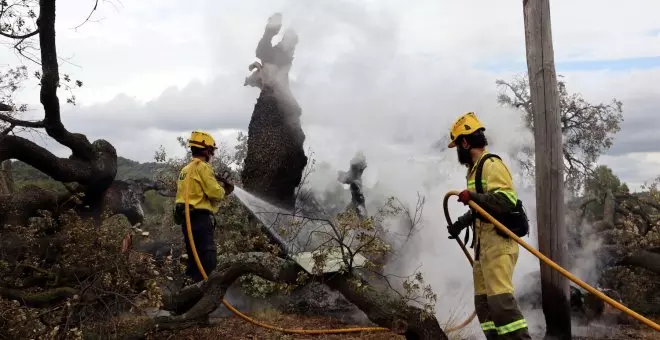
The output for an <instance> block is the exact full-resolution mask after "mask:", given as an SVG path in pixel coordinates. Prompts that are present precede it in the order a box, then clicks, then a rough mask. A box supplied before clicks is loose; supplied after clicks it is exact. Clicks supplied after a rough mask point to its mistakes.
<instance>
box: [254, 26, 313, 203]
mask: <svg viewBox="0 0 660 340" xmlns="http://www.w3.org/2000/svg"><path fill="white" fill-rule="evenodd" d="M271 19H272V17H271ZM269 22H270V21H269ZM277 32H279V28H276V29H275V31H271V28H268V27H267V29H266V31H265V33H264V37H263V38H262V40H261V41H260V43H259V47H258V49H257V57H261V58H262V62H263V63H264V65H263V68H261V70H260V71H259V72H260V73H261V76H260V77H261V78H262V82H261V84H260V88H261V93H260V95H259V98H258V99H257V103H256V105H255V106H254V111H253V113H252V118H251V119H250V125H249V127H248V142H247V154H246V157H245V163H244V164H245V165H244V167H243V171H242V173H241V180H242V182H243V185H244V189H245V190H247V191H249V192H250V193H252V194H254V195H257V196H259V197H260V198H262V199H265V200H267V201H268V202H270V203H271V204H274V205H276V206H279V207H282V208H285V209H289V210H293V208H294V206H295V201H296V197H295V190H296V187H298V186H299V185H300V182H301V180H302V174H303V171H304V169H305V166H306V165H307V156H306V155H305V150H304V149H303V144H304V141H305V134H304V132H303V131H302V128H301V126H300V115H301V111H302V110H301V108H300V106H299V105H298V103H297V102H296V100H295V98H294V97H293V94H292V92H291V89H290V88H289V82H288V72H289V68H290V66H291V63H292V61H293V48H294V47H295V45H294V46H291V47H290V49H286V50H285V49H283V47H282V46H279V45H277V46H273V45H272V42H271V41H270V40H271V39H272V37H273V36H274V35H275V34H277ZM266 56H270V57H266Z"/></svg>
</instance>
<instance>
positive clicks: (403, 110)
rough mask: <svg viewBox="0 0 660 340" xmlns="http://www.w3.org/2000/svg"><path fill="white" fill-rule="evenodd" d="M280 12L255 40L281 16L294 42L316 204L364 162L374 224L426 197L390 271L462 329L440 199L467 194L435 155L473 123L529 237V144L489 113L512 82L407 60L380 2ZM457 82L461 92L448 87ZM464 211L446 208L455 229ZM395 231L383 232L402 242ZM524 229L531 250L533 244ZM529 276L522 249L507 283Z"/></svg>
mask: <svg viewBox="0 0 660 340" xmlns="http://www.w3.org/2000/svg"><path fill="white" fill-rule="evenodd" d="M288 5H289V6H290V7H288V6H275V5H273V6H270V5H260V6H265V7H267V8H268V9H267V10H266V9H264V8H260V9H259V12H260V13H263V14H264V15H263V18H264V19H263V20H260V21H258V23H255V25H257V27H256V28H255V29H254V31H255V32H257V31H260V30H261V29H262V27H263V24H262V23H261V22H265V19H266V18H267V17H268V16H269V15H270V14H272V12H276V11H280V12H282V13H283V15H284V22H285V26H286V22H287V21H288V22H290V23H291V24H290V25H291V27H294V28H295V29H296V31H297V32H298V33H299V35H300V42H299V45H298V47H297V52H296V55H295V59H294V63H293V69H292V77H291V86H292V89H293V92H294V95H295V97H296V99H297V100H298V102H299V104H300V106H301V107H302V109H303V112H302V117H301V120H302V125H303V129H304V131H305V134H306V136H307V139H306V147H310V148H311V149H312V150H313V151H314V155H313V157H314V158H315V159H316V160H317V164H319V163H320V162H326V163H328V164H329V166H328V167H326V168H325V169H317V171H316V172H315V173H314V174H312V176H310V178H309V181H310V185H311V187H313V188H314V190H315V191H317V193H318V194H320V195H322V194H324V193H325V191H326V190H327V189H336V186H337V171H340V170H346V169H347V168H348V165H349V162H350V160H351V158H352V157H353V155H355V153H356V152H358V151H361V152H363V154H364V156H365V157H366V160H367V162H368V167H367V169H366V170H365V172H364V175H363V185H364V190H365V195H366V200H367V209H368V210H369V211H370V212H373V211H374V208H375V206H376V204H378V203H380V200H381V198H382V197H387V196H396V197H397V198H398V199H400V200H401V201H402V202H403V203H404V204H406V205H408V206H409V207H412V208H414V207H415V204H416V202H417V198H418V196H417V195H418V193H419V194H421V195H423V196H424V197H425V198H426V204H425V207H424V213H423V216H422V221H421V223H420V225H419V226H418V231H417V232H416V233H415V234H414V235H413V237H412V238H411V239H410V240H409V241H408V242H407V244H406V247H405V248H404V249H403V252H402V253H401V254H399V256H398V257H397V258H396V259H395V261H394V262H393V263H391V264H390V265H389V266H388V268H387V270H388V272H390V273H392V274H395V275H398V276H405V275H409V274H412V273H413V272H414V271H415V270H416V269H417V268H419V269H420V270H421V271H422V272H423V274H424V277H425V279H426V281H427V282H428V283H430V284H431V285H432V286H433V287H434V290H435V292H436V293H437V294H438V303H437V308H436V312H437V316H438V318H439V320H441V322H442V321H446V320H449V319H452V318H453V319H461V320H462V319H463V318H464V317H467V316H468V315H469V314H470V313H471V312H472V311H473V308H474V307H473V303H472V294H473V289H472V287H473V284H472V271H471V268H470V266H469V263H468V261H467V259H465V257H464V255H463V253H462V251H461V250H460V248H459V247H458V246H457V245H456V243H455V242H454V241H453V240H449V239H447V231H446V222H445V219H444V215H443V212H442V201H443V197H444V195H445V193H446V192H447V191H449V190H461V189H463V188H465V186H466V183H465V172H466V169H465V168H464V167H462V166H460V165H459V164H458V162H457V159H456V158H457V157H456V153H455V151H454V150H453V149H447V148H446V147H440V148H438V147H434V146H437V145H440V146H446V144H447V134H448V129H449V127H450V125H451V123H452V121H453V120H454V119H455V118H456V117H458V115H460V114H462V113H463V112H466V111H475V112H476V113H477V115H478V117H479V118H480V119H481V120H482V121H483V122H484V124H485V125H486V127H487V131H486V134H487V136H488V139H489V142H490V146H489V150H490V151H491V152H494V153H497V154H499V155H500V156H502V158H503V159H504V161H505V162H506V163H507V165H508V166H509V168H510V170H511V172H512V173H513V175H514V178H515V181H516V186H517V189H518V191H519V194H520V196H521V199H523V200H524V202H525V205H526V208H527V211H528V214H529V216H530V218H531V220H532V221H531V222H532V226H534V225H535V206H534V191H533V189H530V188H528V187H527V186H526V183H525V182H524V181H523V179H522V178H521V176H520V175H519V173H520V169H518V165H517V162H516V160H515V158H514V157H515V155H516V154H517V153H518V152H519V150H520V148H521V146H524V145H529V142H530V140H531V139H530V135H529V132H528V131H526V130H525V129H524V128H523V127H522V120H521V116H520V114H519V113H517V112H512V111H510V110H506V109H503V108H500V107H498V105H497V103H496V96H497V93H496V88H495V79H496V78H497V77H508V76H506V75H504V76H500V75H496V74H492V73H487V72H483V73H480V72H474V71H469V67H468V66H469V65H467V64H464V63H463V62H462V61H460V60H458V61H457V60H451V61H450V60H442V61H440V60H438V59H434V58H431V57H427V56H425V55H423V54H420V53H416V52H415V51H414V50H407V49H404V47H402V46H405V45H406V44H404V43H403V42H404V41H405V40H406V39H409V38H412V37H409V36H402V35H401V34H402V33H401V32H402V31H401V25H402V19H401V18H398V17H397V6H392V5H391V4H389V3H388V2H383V3H382V4H376V3H370V4H369V5H368V6H367V5H366V4H365V3H356V2H350V3H349V2H341V5H340V4H337V5H334V4H331V3H329V2H323V1H321V2H318V3H316V2H314V3H311V2H310V3H308V2H306V3H305V5H304V6H303V5H299V6H298V5H292V3H288ZM284 7H286V8H284ZM225 34H226V33H225ZM254 39H255V40H254V42H255V43H256V39H257V36H255V38H254ZM319 56H322V57H321V58H319ZM246 62H249V60H246ZM459 75H460V76H459ZM461 77H463V78H464V79H465V82H461V83H452V84H447V83H446V81H447V80H448V79H460V78H461ZM345 195H349V193H348V190H346V191H345ZM347 197H349V196H347ZM465 209H466V208H465V207H463V206H461V205H459V204H457V203H456V201H455V199H452V200H450V211H451V214H452V216H453V217H454V218H456V217H458V216H459V214H462V213H463V212H464V211H465ZM395 222H396V221H390V223H388V225H387V227H388V229H389V230H390V231H391V232H398V233H404V232H405V230H399V229H400V225H398V224H396V223H395ZM532 229H533V230H532V235H531V237H530V238H529V239H528V240H533V239H534V238H535V237H536V231H535V228H533V227H532ZM532 244H533V245H534V246H536V243H535V242H532ZM537 270H538V262H537V260H535V259H534V258H532V257H531V255H529V254H527V252H526V251H525V250H524V249H522V248H521V251H520V258H519V264H518V267H517V269H516V272H515V283H516V284H520V280H521V277H523V276H524V275H525V274H527V273H530V272H533V271H537ZM477 324H478V323H477V322H476V321H475V322H473V324H472V325H471V328H474V329H475V330H476V329H477V328H475V327H477Z"/></svg>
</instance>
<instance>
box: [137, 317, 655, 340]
mask: <svg viewBox="0 0 660 340" xmlns="http://www.w3.org/2000/svg"><path fill="white" fill-rule="evenodd" d="M255 317H258V319H259V320H261V321H264V322H266V323H269V324H273V325H277V326H280V327H285V328H299V329H317V328H320V329H330V328H347V327H361V326H358V325H349V324H345V323H342V322H340V321H338V320H335V319H332V318H327V317H312V316H300V315H287V314H280V313H277V312H264V313H259V315H255ZM656 321H658V320H656ZM211 323H212V325H211V326H209V327H204V328H191V329H186V330H181V331H176V332H170V331H162V332H158V333H156V334H154V335H152V336H150V337H149V340H155V339H182V340H207V339H208V340H211V339H213V340H215V339H222V340H294V339H295V340H308V339H309V340H311V339H314V340H340V339H341V340H358V339H364V340H395V339H396V340H403V339H404V337H403V336H400V335H397V334H394V333H391V332H374V333H350V334H328V335H298V334H283V333H280V332H276V331H271V330H268V329H264V328H261V327H259V326H256V325H253V324H250V323H247V322H245V321H243V320H242V319H240V318H238V317H235V316H232V317H228V318H215V319H212V320H211ZM590 333H591V332H590ZM594 333H596V332H594ZM598 333H600V335H598V336H591V337H574V338H573V339H575V340H614V339H616V340H625V339H642V340H657V339H660V336H659V335H658V334H660V333H658V332H655V331H653V330H652V329H650V328H648V327H645V326H643V325H620V326H617V327H616V328H613V329H612V331H611V332H607V334H603V332H598ZM449 338H450V339H452V340H454V339H455V340H458V339H464V340H467V339H481V337H479V336H474V335H467V334H462V335H459V334H449ZM537 338H538V339H542V336H534V339H537Z"/></svg>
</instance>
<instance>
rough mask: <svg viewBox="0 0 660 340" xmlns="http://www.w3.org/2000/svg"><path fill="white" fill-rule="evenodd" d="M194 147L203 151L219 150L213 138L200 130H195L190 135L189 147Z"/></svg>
mask: <svg viewBox="0 0 660 340" xmlns="http://www.w3.org/2000/svg"><path fill="white" fill-rule="evenodd" d="M192 146H194V147H197V148H202V149H206V148H212V149H214V150H215V149H217V147H216V146H215V140H214V139H213V137H211V135H209V134H208V133H206V132H204V131H199V130H195V131H193V132H192V133H191V134H190V139H188V147H192Z"/></svg>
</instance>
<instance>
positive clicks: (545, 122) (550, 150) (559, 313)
mask: <svg viewBox="0 0 660 340" xmlns="http://www.w3.org/2000/svg"><path fill="white" fill-rule="evenodd" d="M523 12H524V20H525V44H526V50H527V71H528V76H529V87H530V95H531V100H532V109H533V111H534V139H535V147H536V149H535V154H536V156H535V157H536V217H537V228H538V238H539V250H540V251H541V252H542V253H543V254H545V255H546V256H548V257H549V258H550V259H552V260H553V261H555V262H556V263H557V264H559V265H560V266H562V267H566V264H567V263H566V262H567V261H566V258H567V251H568V249H567V242H566V241H567V237H566V224H565V221H564V211H565V210H564V209H565V208H564V173H563V170H564V163H563V162H564V158H563V154H562V135H561V126H560V115H559V93H558V89H557V74H556V73H555V61H554V51H553V47H552V28H551V25H550V1H549V0H523ZM541 291H542V299H543V300H542V302H543V314H544V315H545V322H546V336H545V339H561V340H563V339H566V340H570V339H571V315H570V305H569V284H568V280H567V279H566V278H564V277H563V276H562V275H561V274H559V272H557V271H554V270H553V269H552V268H550V267H549V266H547V265H545V264H543V263H541Z"/></svg>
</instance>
